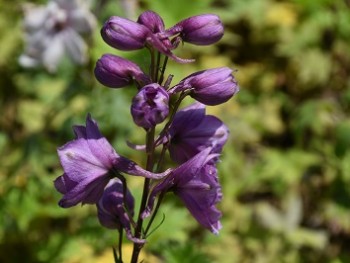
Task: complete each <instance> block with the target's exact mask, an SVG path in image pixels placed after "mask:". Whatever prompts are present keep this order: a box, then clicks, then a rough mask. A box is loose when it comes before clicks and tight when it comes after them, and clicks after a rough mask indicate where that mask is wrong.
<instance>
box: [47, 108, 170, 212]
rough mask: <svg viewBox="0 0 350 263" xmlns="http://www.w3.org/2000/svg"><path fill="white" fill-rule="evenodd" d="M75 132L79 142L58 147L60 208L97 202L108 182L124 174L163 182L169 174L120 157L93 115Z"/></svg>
mask: <svg viewBox="0 0 350 263" xmlns="http://www.w3.org/2000/svg"><path fill="white" fill-rule="evenodd" d="M74 132H75V135H76V139H75V140H73V141H70V142H68V143H67V144H65V145H63V146H62V147H60V148H58V155H59V158H60V161H61V164H62V167H63V170H64V174H63V175H61V176H59V177H58V178H57V179H56V180H55V182H54V184H55V187H56V189H57V190H58V191H59V192H60V193H62V194H63V198H62V199H61V200H60V202H59V205H60V206H61V207H64V208H67V207H71V206H74V205H76V204H78V203H80V202H81V203H82V204H85V203H87V204H93V203H96V202H97V201H98V200H99V199H100V197H101V195H102V193H103V190H104V188H105V186H106V185H107V183H108V181H109V180H110V179H111V178H113V177H117V176H120V174H119V173H121V172H122V173H127V174H131V175H137V176H144V177H147V178H152V179H160V178H162V177H164V176H165V175H166V174H167V173H168V172H165V173H163V174H154V173H151V172H149V171H146V170H144V169H142V168H141V167H140V166H138V165H137V164H136V163H134V162H133V161H130V160H129V159H127V158H125V157H123V156H120V155H119V154H117V153H116V151H115V150H114V149H113V147H112V146H111V145H110V144H109V142H108V141H107V139H106V138H105V137H103V136H102V134H101V133H100V131H99V128H98V126H97V123H96V122H95V121H94V120H93V119H92V118H91V116H90V115H88V116H87V118H86V127H85V126H75V127H74Z"/></svg>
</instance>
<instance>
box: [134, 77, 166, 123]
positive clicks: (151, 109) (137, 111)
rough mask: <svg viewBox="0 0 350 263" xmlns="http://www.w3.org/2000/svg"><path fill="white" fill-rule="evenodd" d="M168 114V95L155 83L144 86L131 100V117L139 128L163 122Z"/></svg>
mask: <svg viewBox="0 0 350 263" xmlns="http://www.w3.org/2000/svg"><path fill="white" fill-rule="evenodd" d="M168 114H169V95H168V93H167V92H166V90H165V89H164V88H163V87H161V86H160V85H159V84H157V83H153V84H149V85H147V86H144V87H143V88H142V89H141V90H140V91H139V93H137V95H136V96H135V97H134V98H133V100H132V105H131V115H132V117H133V119H134V122H135V123H136V124H137V125H138V126H140V127H143V128H146V129H149V128H151V127H154V126H155V125H156V124H158V123H161V122H163V121H164V119H165V118H166V117H167V116H168Z"/></svg>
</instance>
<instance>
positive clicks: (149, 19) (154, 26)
mask: <svg viewBox="0 0 350 263" xmlns="http://www.w3.org/2000/svg"><path fill="white" fill-rule="evenodd" d="M137 23H139V24H142V25H144V26H145V27H147V28H148V29H149V30H151V31H152V33H159V32H163V31H164V22H163V19H162V18H161V17H160V16H159V15H158V14H157V13H155V12H153V11H146V12H143V13H142V14H141V15H140V16H139V18H138V20H137Z"/></svg>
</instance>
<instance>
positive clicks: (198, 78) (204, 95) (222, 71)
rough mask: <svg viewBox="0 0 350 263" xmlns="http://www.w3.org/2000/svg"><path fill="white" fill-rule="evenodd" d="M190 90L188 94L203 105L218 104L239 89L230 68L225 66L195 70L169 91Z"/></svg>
mask: <svg viewBox="0 0 350 263" xmlns="http://www.w3.org/2000/svg"><path fill="white" fill-rule="evenodd" d="M184 90H190V91H191V92H190V96H191V97H192V98H194V99H195V100H197V101H199V102H201V103H203V104H205V105H211V106H213V105H218V104H221V103H224V102H226V101H228V100H229V99H230V98H231V97H232V96H233V95H235V94H236V93H237V92H238V91H239V87H238V84H237V81H236V80H235V78H234V77H233V75H232V70H231V69H230V68H227V67H221V68H213V69H207V70H202V71H198V72H195V73H193V74H191V75H189V76H188V77H186V78H184V79H183V80H181V81H180V83H179V84H177V85H176V86H175V87H173V88H172V89H171V90H169V93H175V92H180V91H184Z"/></svg>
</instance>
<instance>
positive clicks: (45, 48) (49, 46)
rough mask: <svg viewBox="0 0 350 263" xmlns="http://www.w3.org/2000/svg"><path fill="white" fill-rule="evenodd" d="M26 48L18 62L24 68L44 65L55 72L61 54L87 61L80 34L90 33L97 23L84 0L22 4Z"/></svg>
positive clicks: (78, 60) (79, 60) (79, 62)
mask: <svg viewBox="0 0 350 263" xmlns="http://www.w3.org/2000/svg"><path fill="white" fill-rule="evenodd" d="M24 11H25V18H24V29H25V41H26V44H27V46H26V49H25V51H24V53H23V54H22V55H21V56H20V58H19V62H20V64H21V65H22V66H24V67H36V66H39V65H43V66H44V67H46V68H47V69H48V70H49V71H51V72H54V71H55V70H56V68H57V65H58V63H59V62H60V61H61V59H62V56H63V55H64V54H68V55H69V57H70V58H71V59H72V60H73V62H75V63H77V64H83V63H85V62H86V52H87V45H86V43H85V42H84V40H83V38H82V37H81V34H91V33H92V31H93V29H94V28H95V25H96V20H95V17H94V16H93V14H92V13H91V12H90V11H89V10H88V7H87V6H86V4H85V3H84V2H83V1H79V0H51V1H49V3H48V5H47V6H34V5H27V6H26V7H25V10H24Z"/></svg>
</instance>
